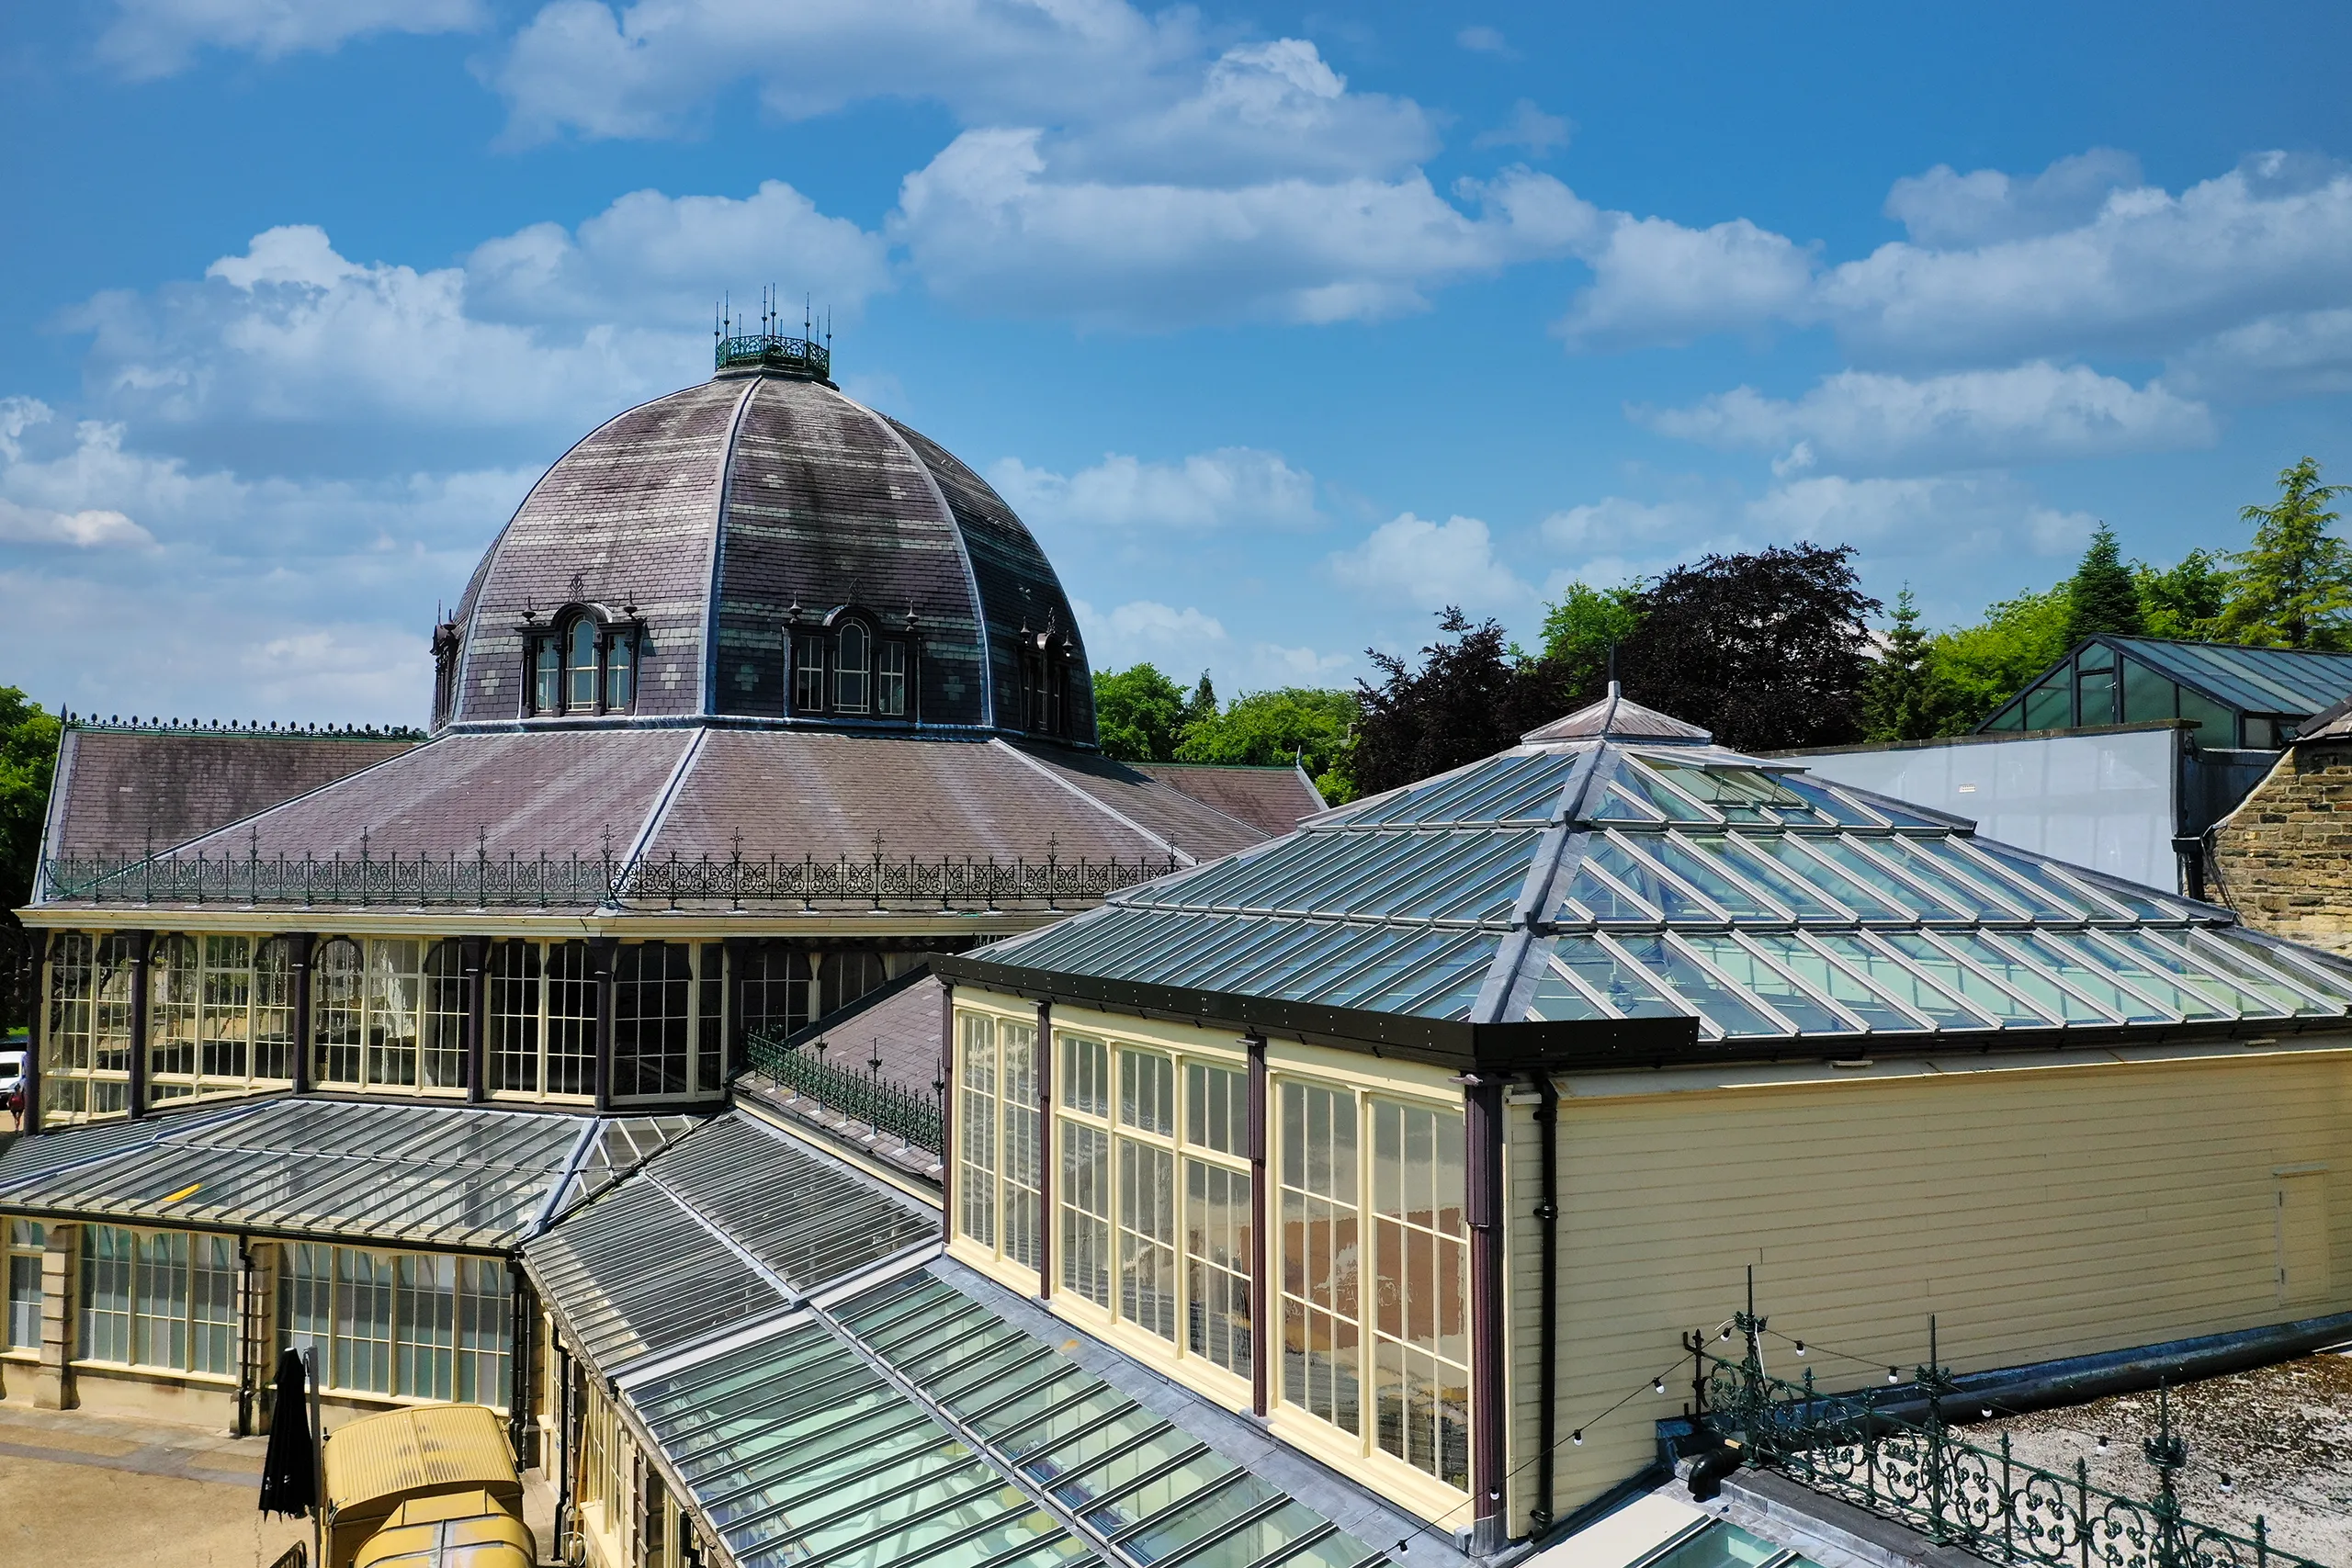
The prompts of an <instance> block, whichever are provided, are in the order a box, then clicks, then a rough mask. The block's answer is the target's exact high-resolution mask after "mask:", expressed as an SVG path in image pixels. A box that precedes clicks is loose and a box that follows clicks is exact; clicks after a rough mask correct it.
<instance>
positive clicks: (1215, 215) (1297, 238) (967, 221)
mask: <svg viewBox="0 0 2352 1568" xmlns="http://www.w3.org/2000/svg"><path fill="white" fill-rule="evenodd" d="M1041 141H1042V133H1041V132H1039V131H1036V130H979V131H967V132H965V133H964V134H963V135H961V136H959V137H957V138H956V141H954V142H953V143H951V144H950V145H949V146H948V147H947V148H946V149H945V150H944V151H943V152H941V153H940V154H939V156H938V157H936V158H934V159H933V160H932V162H931V163H930V164H928V165H927V166H926V167H924V168H922V169H920V170H917V171H916V172H915V173H913V174H911V175H908V176H907V178H906V180H905V182H904V184H903V186H901V188H900V193H899V215H898V217H897V218H896V219H895V220H894V222H893V232H894V234H895V236H896V237H897V238H899V239H900V240H902V241H903V242H904V243H906V245H907V247H908V250H909V252H910V255H911V257H912V260H913V263H914V265H915V268H916V270H917V271H918V272H920V273H921V274H922V276H923V279H924V281H925V282H926V283H927V284H928V285H929V286H930V287H931V288H932V290H933V292H934V293H936V294H938V295H940V296H942V297H944V298H945V299H949V300H951V301H953V302H955V303H957V304H961V305H966V306H968V307H972V308H975V309H984V310H992V311H1006V312H1010V313H1013V314H1027V315H1045V314H1052V315H1057V316H1068V317H1074V318H1076V319H1078V320H1080V321H1097V322H1104V323H1111V324H1118V325H1129V326H1155V325H1169V324H1174V323H1177V322H1190V321H1202V320H1227V321H1230V320H1239V319H1250V318H1273V319H1276V320H1283V321H1306V322H1320V321H1347V320H1361V319H1376V318H1379V317H1384V316H1392V315H1397V314H1399V313H1401V312H1405V311H1409V310H1419V309H1420V308H1421V307H1422V306H1423V304H1424V303H1425V299H1424V295H1423V290H1424V289H1425V288H1429V287H1431V286H1434V285H1436V284H1440V283H1443V282H1448V281H1452V280H1453V279H1456V278H1460V277H1464V276H1476V275H1480V274H1486V273H1491V272H1494V271H1497V270H1498V269H1500V268H1501V267H1503V266H1506V265H1510V264H1511V263H1513V262H1518V261H1524V260H1528V259H1531V258H1533V257H1538V256H1545V255H1556V254H1564V253H1565V252H1566V251H1567V250H1568V249H1569V248H1570V246H1571V245H1572V244H1573V243H1575V242H1576V241H1577V240H1578V239H1579V238H1580V237H1582V236H1583V235H1584V234H1586V233H1587V232H1589V230H1590V228H1591V226H1592V223H1593V221H1594V214H1593V210H1592V209H1591V208H1590V206H1589V204H1587V203H1585V202H1583V201H1581V200H1579V199H1578V198H1577V197H1576V195H1575V194H1574V193H1573V192H1571V191H1570V190H1569V189H1568V188H1567V187H1566V186H1563V185H1561V184H1560V183H1559V182H1558V181H1557V180H1555V179H1553V178H1552V177H1551V176H1550V175H1537V174H1532V173H1530V172H1528V171H1526V170H1524V169H1514V170H1510V171H1507V172H1506V173H1505V174H1504V175H1501V176H1500V177H1499V178H1498V179H1497V180H1495V181H1493V182H1492V183H1490V184H1487V185H1484V186H1478V185H1465V186H1463V187H1461V194H1462V195H1463V196H1464V198H1465V199H1467V200H1469V201H1471V202H1473V203H1475V204H1476V208H1477V214H1476V216H1473V215H1472V214H1471V213H1469V212H1465V211H1464V210H1463V209H1461V208H1459V207H1457V206H1455V205H1453V203H1450V202H1448V201H1446V200H1444V199H1443V198H1442V197H1440V196H1439V195H1438V194H1437V192H1436V191H1435V190H1434V189H1432V188H1431V187H1430V182H1429V180H1428V178H1427V176H1425V175H1421V174H1419V173H1418V172H1416V173H1414V174H1411V175H1406V176H1403V177H1400V178H1398V179H1396V180H1378V179H1371V178H1356V179H1348V180H1338V181H1331V182H1320V183H1318V182H1316V181H1312V180H1304V179H1285V180H1277V181H1272V182H1269V183H1266V184H1261V185H1250V186H1238V187H1233V188H1220V187H1210V186H1177V185H1112V184H1106V183H1103V182H1099V181H1069V182H1065V181H1061V180H1058V179H1057V178H1055V177H1053V175H1052V174H1051V173H1050V172H1049V166H1048V163H1047V160H1046V154H1045V151H1044V150H1043V148H1042V145H1041Z"/></svg>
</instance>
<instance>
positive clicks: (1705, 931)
mask: <svg viewBox="0 0 2352 1568" xmlns="http://www.w3.org/2000/svg"><path fill="white" fill-rule="evenodd" d="M1604 707H1605V708H1606V711H1605V712H1604V711H1602V709H1603V708H1604ZM1535 734H1536V736H1538V737H1540V738H1542V739H1535V740H1532V741H1531V742H1529V743H1527V744H1523V745H1521V746H1520V747H1518V748H1515V749H1513V750H1510V751H1506V752H1502V753H1500V754H1498V755H1496V756H1493V757H1489V758H1487V759H1485V760H1484V761H1478V762H1475V763H1472V764H1470V765H1468V766H1466V767H1464V768H1459V769H1456V770H1455V771H1453V772H1452V773H1444V774H1441V775H1439V776H1438V777H1436V778H1432V779H1429V780H1426V781H1424V782H1422V783H1420V784H1413V785H1410V786H1408V787H1407V788H1405V789H1401V790H1397V791H1394V792H1392V793H1390V794H1387V795H1378V796H1374V797H1372V798H1370V799H1367V800H1363V801H1359V802H1357V803H1355V804H1354V805H1351V806H1348V807H1340V808H1339V809H1337V810H1334V811H1331V812H1328V813H1325V814H1324V815H1322V816H1320V817H1318V818H1314V819H1312V820H1311V821H1309V822H1308V823H1307V824H1306V826H1305V827H1304V828H1302V829H1301V830H1299V831H1298V832H1295V833H1293V834H1291V835H1290V836H1289V837H1287V838H1283V839H1279V840H1273V841H1272V842H1271V843H1269V844H1266V845H1263V846H1261V847H1259V848H1256V849H1251V850H1246V851H1243V852H1240V853H1238V854H1236V855H1232V856H1229V857H1227V859H1224V860H1221V861H1217V862H1214V863H1210V864H1207V865H1204V866H1201V867H1199V868H1197V869H1194V870H1191V871H1186V872H1182V873H1180V874H1176V875H1173V876H1169V877H1165V878H1162V879H1160V880H1159V881H1157V882H1153V883H1150V884H1148V885H1146V886H1141V887H1137V888H1133V889H1129V890H1127V891H1125V892H1123V893H1119V894H1115V895H1114V896H1113V897H1112V898H1111V901H1110V903H1109V904H1108V905H1107V906H1106V907H1104V908H1101V909H1097V910H1094V911H1091V912H1089V913H1087V914H1084V915H1081V916H1079V917H1076V918H1074V919H1069V920H1067V921H1063V922H1061V923H1059V924H1057V925H1054V926H1049V927H1046V929H1044V930H1043V931H1038V932H1035V933H1033V934H1031V935H1028V936H1024V937H1020V938H1016V939H1014V940H1013V941H1011V942H1003V943H1001V944H998V945H996V946H994V947H991V948H989V949H988V950H987V952H986V953H984V954H982V955H981V959H982V961H983V962H984V963H985V964H988V965H990V966H994V967H999V968H1005V969H1018V970H1022V971H1027V972H1033V973H1043V974H1050V975H1057V976H1085V977H1090V978H1094V979H1101V980H1113V981H1129V982H1137V983H1142V984H1148V985H1157V986H1161V987H1170V988H1175V989H1182V990H1188V991H1195V992H1221V993H1226V994H1228V995H1237V996H1243V997H1256V998H1275V999H1279V1000H1283V1001H1292V1002H1302V1003H1312V1004H1319V1005H1322V1006H1329V1007H1335V1008H1350V1009H1359V1010H1370V1011H1375V1012H1385V1013H1401V1014H1409V1015H1415V1016H1419V1017H1422V1018H1429V1019H1444V1020H1454V1021H1467V1022H1476V1023H1497V1022H1539V1021H1555V1022H1557V1021H1579V1020H1590V1021H1605V1020H1613V1019H1639V1018H1672V1017H1677V1016H1682V1017H1691V1018H1695V1019H1696V1020H1697V1022H1698V1028H1699V1032H1700V1034H1701V1036H1702V1038H1704V1039H1709V1040H1723V1039H1729V1038H1753V1039H1757V1040H1758V1041H1768V1042H1769V1041H1770V1040H1772V1039H1789V1038H1793V1037H1823V1038H1825V1039H1829V1038H1831V1037H1854V1038H1859V1037H1865V1036H1882V1035H1883V1036H1897V1037H1899V1036H1904V1035H1912V1036H1928V1035H1940V1034H1974V1035H1978V1036H1990V1035H1994V1034H1996V1033H1998V1032H2002V1031H2027V1030H2034V1031H2051V1030H2055V1031H2066V1030H2082V1029H2102V1030H2113V1029H2120V1028H2128V1027H2132V1026H2154V1025H2181V1024H2213V1023H2221V1024H2234V1023H2237V1022H2240V1021H2282V1022H2287V1023H2290V1024H2291V1023H2293V1022H2294V1021H2305V1020H2341V1019H2343V1018H2345V1017H2346V1015H2347V1013H2352V966H2347V965H2346V964H2341V963H2339V962H2337V961H2336V960H2335V959H2333V958H2331V957H2329V956H2327V955H2324V954H2321V953H2314V952H2312V951H2310V950H2307V949H2303V948H2299V947H2295V946H2292V945H2290V944H2288V943H2284V942H2277V941H2274V940H2272V939H2269V938H2267V937H2264V936H2260V935H2256V934H2255V933H2253V932H2250V931H2245V930H2244V929H2242V928H2240V927H2239V926H2238V925H2237V924H2236V923H2235V920H2234V918H2233V916H2232V915H2231V914H2230V913H2229V912H2228V911H2227V910H2224V909H2220V908H2212V907H2211V906H2208V905H2203V904H2198V903H2193V902H2190V901H2188V900H2187V899H2184V898H2180V897H2175V896H2174V895H2172V894H2169V893H2165V892H2161V891H2158V890H2156V889H2154V888H2148V887H2142V886H2136V885H2133V884H2131V883H2127V882H2122V881H2120V880H2118V879H2116V878H2112V877H2109V876H2104V875H2101V874H2098V873H2095V872H2091V871H2086V870H2084V869H2082V868H2079V867H2076V866H2072V865H2066V864H2064V863H2059V862H2055V861H2052V860H2048V859H2045V858H2043V857H2041V856H2039V855H2035V854H2031V853H2029V852H2025V851H2022V850H2017V849H2012V848H2010V847H2008V846H2007V845H2005V844H1999V843H1995V842H1992V841H1990V840H1985V839H1982V838H1980V837H1978V836H1977V835H1976V833H1975V832H1974V830H1973V825H1972V824H1969V823H1967V822H1964V821H1962V820H1960V819H1957V818H1949V817H1945V816H1942V815H1939V814H1938V813H1935V812H1932V811H1928V810H1926V809H1924V808H1920V807H1911V806H1906V805H1905V804H1903V803H1901V802H1899V801H1895V800H1892V799H1889V798H1887V797H1885V796H1883V795H1872V794H1870V793H1868V792H1865V791H1861V790H1857V789H1851V788H1848V787H1846V786H1844V785H1840V784H1830V783H1827V782H1826V781H1823V780H1817V779H1814V778H1811V777H1808V776H1806V775H1805V774H1804V772H1803V771H1802V770H1801V769H1799V768H1797V767H1795V766H1794V765H1792V764H1787V763H1768V762H1764V761H1758V760H1757V759H1755V758H1752V757H1747V756H1743V755H1741V754H1739V753H1737V752H1734V751H1730V750H1724V749H1723V748H1721V747H1718V746H1715V745H1713V743H1712V741H1711V740H1710V739H1708V738H1707V737H1706V735H1705V734H1704V732H1703V731H1699V730H1694V729H1691V728H1689V727H1688V726H1683V725H1679V724H1678V723H1677V721H1674V720H1671V719H1668V718H1666V717H1665V716H1662V715H1657V714H1652V713H1650V712H1649V711H1648V710H1646V709H1641V708H1639V707H1638V706H1637V705H1634V704H1631V703H1624V702H1622V701H1619V700H1618V699H1614V698H1611V699H1610V700H1609V701H1608V703H1606V704H1605V705H1595V707H1594V708H1593V709H1589V710H1586V711H1585V712H1584V713H1582V714H1577V715H1571V716H1568V717H1567V718H1565V719H1562V720H1559V721H1558V722H1556V723H1555V724H1552V725H1547V726H1546V727H1544V729H1542V730H1539V731H1536V732H1535Z"/></svg>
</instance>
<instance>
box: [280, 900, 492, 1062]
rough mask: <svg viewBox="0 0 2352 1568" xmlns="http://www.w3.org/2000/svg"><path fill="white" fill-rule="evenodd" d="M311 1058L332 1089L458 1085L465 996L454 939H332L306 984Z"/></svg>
mask: <svg viewBox="0 0 2352 1568" xmlns="http://www.w3.org/2000/svg"><path fill="white" fill-rule="evenodd" d="M311 1030H312V1033H313V1036H314V1038H315V1047H314V1049H313V1052H312V1060H313V1062H314V1064H315V1066H316V1070H317V1075H318V1081H319V1082H320V1083H321V1084H322V1085H331V1086H334V1087H338V1088H355V1089H356V1088H368V1089H387V1088H390V1089H414V1088H417V1087H420V1086H422V1087H424V1088H426V1089H461V1088H463V1087H464V1085H465V1076H466V1066H465V991H464V981H463V979H462V977H461V976H460V974H459V970H458V946H457V944H456V943H455V942H436V943H435V944H433V946H432V948H431V949H430V950H429V951H428V950H427V949H426V948H425V944H424V943H423V942H417V941H415V940H413V939H409V938H400V937H370V938H368V939H367V942H366V943H365V945H364V946H363V945H362V943H361V942H358V941H356V940H354V939H353V938H350V937H336V938H334V939H333V940H331V941H329V942H326V943H325V944H323V945H322V947H321V948H320V949H319V956H318V959H317V961H316V963H315V964H314V966H313V970H312V979H311Z"/></svg>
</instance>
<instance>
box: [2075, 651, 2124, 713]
mask: <svg viewBox="0 0 2352 1568" xmlns="http://www.w3.org/2000/svg"><path fill="white" fill-rule="evenodd" d="M2075 691H2076V699H2075V715H2076V716H2075V723H2077V724H2113V723H2114V722H2115V707H2116V703H2115V651H2114V649H2109V648H2102V647H2098V646H2093V647H2090V648H2086V649H2083V651H2082V653H2081V654H2080V655H2079V656H2077V657H2076V659H2075Z"/></svg>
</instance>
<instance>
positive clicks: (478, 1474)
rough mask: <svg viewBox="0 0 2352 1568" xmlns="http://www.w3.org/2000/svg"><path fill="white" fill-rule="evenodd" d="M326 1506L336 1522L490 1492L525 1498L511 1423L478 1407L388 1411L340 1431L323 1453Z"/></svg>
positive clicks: (507, 1496)
mask: <svg viewBox="0 0 2352 1568" xmlns="http://www.w3.org/2000/svg"><path fill="white" fill-rule="evenodd" d="M326 1480H327V1504H328V1506H330V1507H331V1508H333V1509H334V1511H335V1513H337V1514H338V1515H352V1514H362V1515H364V1514H368V1513H374V1512H379V1511H381V1512H390V1510H391V1509H393V1508H395V1507H397V1506H400V1504H401V1503H402V1502H404V1501H405V1500H407V1499H408V1498H411V1497H415V1496H421V1495H429V1494H434V1493H443V1492H452V1491H462V1490H466V1489H469V1488H480V1489H485V1490H487V1491H489V1492H490V1493H492V1495H494V1496H496V1497H499V1498H501V1499H503V1500H512V1499H515V1498H517V1497H519V1496H521V1495H522V1483H521V1481H520V1479H519V1478H518V1477H517V1475H516V1474H515V1454H514V1451H513V1450H511V1449H509V1448H508V1447H507V1446H506V1423H505V1422H504V1421H503V1420H502V1419H500V1418H499V1416H498V1413H497V1412H496V1411H494V1410H492V1409H490V1408H489V1407H488V1406H486V1405H481V1404H435V1405H429V1406H425V1407H422V1408H419V1409H413V1410H387V1411H385V1412H383V1413H382V1414H380V1415H377V1416H363V1417H361V1418H360V1419H359V1420H356V1421H354V1422H351V1423H350V1424H348V1425H347V1426H343V1427H336V1428H335V1429H334V1432H333V1433H332V1434H331V1435H330V1436H329V1438H328V1440H327V1445H326Z"/></svg>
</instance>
